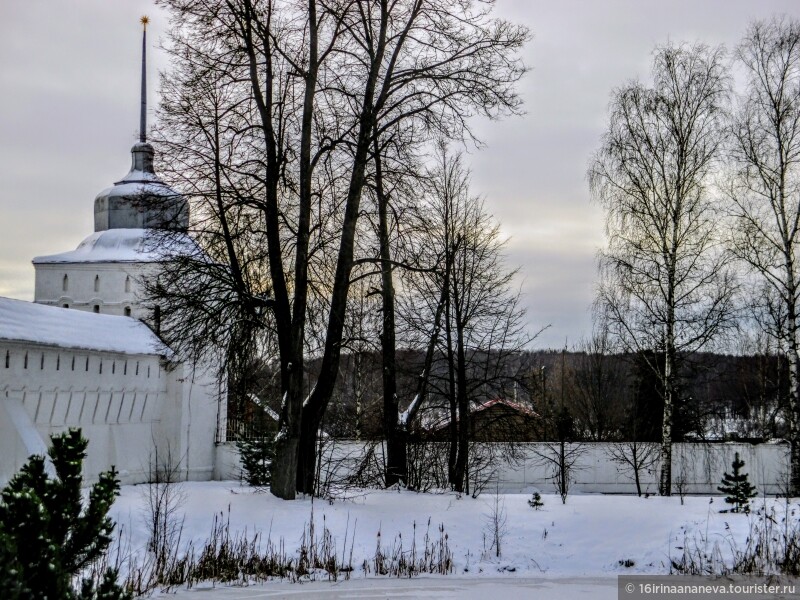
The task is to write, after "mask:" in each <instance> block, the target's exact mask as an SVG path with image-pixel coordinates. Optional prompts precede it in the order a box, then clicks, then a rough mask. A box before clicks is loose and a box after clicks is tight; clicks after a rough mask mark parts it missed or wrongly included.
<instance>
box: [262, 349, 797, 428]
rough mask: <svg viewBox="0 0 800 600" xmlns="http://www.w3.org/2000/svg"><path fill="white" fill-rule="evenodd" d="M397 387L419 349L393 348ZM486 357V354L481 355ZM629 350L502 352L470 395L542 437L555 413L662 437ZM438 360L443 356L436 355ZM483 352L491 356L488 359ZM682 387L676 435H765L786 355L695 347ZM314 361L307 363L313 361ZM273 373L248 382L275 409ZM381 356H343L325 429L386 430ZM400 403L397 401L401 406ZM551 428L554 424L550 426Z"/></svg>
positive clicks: (781, 397) (436, 376) (434, 412)
mask: <svg viewBox="0 0 800 600" xmlns="http://www.w3.org/2000/svg"><path fill="white" fill-rule="evenodd" d="M397 358H398V363H399V364H398V373H399V374H400V377H399V386H398V388H399V389H408V388H413V386H414V385H415V384H416V379H417V378H418V376H419V372H420V370H421V369H422V366H423V363H424V359H425V357H424V353H423V352H421V351H419V352H415V351H405V352H401V353H398V357H397ZM484 358H485V357H484ZM646 358H647V360H645V357H643V356H639V355H637V354H632V353H617V354H600V353H593V352H586V351H563V350H535V351H524V352H520V353H519V354H517V355H515V356H514V357H513V359H509V358H508V357H507V358H506V361H505V365H504V369H505V371H504V372H503V373H500V374H496V375H495V376H494V377H492V378H486V377H484V378H483V380H482V381H481V384H480V385H478V386H477V389H476V390H474V391H473V393H472V394H471V395H470V399H471V403H472V406H473V408H475V407H477V406H479V405H480V404H482V403H484V402H488V401H490V400H494V399H496V398H501V399H504V400H507V401H510V402H513V403H516V404H518V405H520V406H521V407H525V408H529V409H532V410H533V411H534V412H535V413H536V414H537V415H538V416H539V417H541V419H540V422H541V428H542V429H541V431H540V432H539V437H540V438H541V439H555V438H556V437H557V433H556V432H555V431H554V430H553V428H552V427H551V425H552V423H553V422H554V418H555V415H557V414H558V413H559V412H563V413H566V414H567V415H568V416H569V418H570V419H571V420H572V422H573V428H572V429H573V432H574V433H573V436H574V439H575V441H614V440H624V439H628V440H630V439H636V440H639V441H652V442H658V441H660V440H661V420H662V415H663V404H664V400H663V397H662V396H661V394H660V393H659V389H660V386H659V381H658V379H657V377H656V376H655V375H654V374H653V370H652V369H651V368H650V366H649V362H648V361H651V360H652V359H653V358H654V357H653V356H652V355H651V356H648V357H646ZM441 362H443V361H441ZM484 362H494V361H491V360H485V361H484ZM680 365H681V367H680V370H679V382H680V385H679V388H678V394H677V402H676V410H675V411H674V413H673V431H674V436H675V437H674V441H676V442H680V441H702V440H726V441H731V440H740V441H749V442H753V443H756V442H762V441H767V440H770V439H776V438H781V437H782V436H784V435H785V434H786V431H785V428H786V424H785V421H784V419H783V417H782V414H783V412H782V411H783V410H784V409H785V403H786V401H787V397H788V390H789V374H788V365H787V362H786V359H785V358H784V357H781V356H779V355H776V354H756V355H746V356H738V355H730V354H716V353H695V354H691V355H686V356H681V357H680ZM315 368H316V361H315V362H312V363H310V364H309V369H310V370H311V371H312V373H313V371H314V369H315ZM446 375H447V372H446V369H445V368H444V365H442V368H441V369H436V368H434V371H433V372H432V373H431V382H432V387H431V392H430V396H429V402H428V403H427V405H426V407H425V409H424V410H425V411H426V414H427V415H428V418H427V419H426V418H424V415H423V417H422V418H420V425H419V426H418V430H417V433H418V434H423V435H424V433H425V427H426V423H427V424H430V423H436V422H438V421H439V420H441V415H442V414H444V413H445V412H446V409H447V406H448V399H447V394H446V389H447V388H446ZM277 381H278V377H277V373H273V372H272V371H271V369H270V368H269V367H268V366H264V365H261V366H260V367H259V368H258V369H256V372H255V377H254V379H253V386H252V389H254V390H255V393H256V395H257V397H259V398H260V399H262V401H264V402H265V403H266V404H268V405H270V406H271V407H272V408H273V409H274V410H275V411H278V410H279V409H280V406H279V402H278V398H279V397H280V395H279V390H278V387H277ZM382 398H383V396H382V387H381V356H380V354H379V353H377V352H363V353H350V354H346V355H344V356H343V357H342V363H341V369H340V376H339V378H338V383H337V387H336V391H335V394H334V397H333V400H332V402H331V406H330V409H329V411H328V415H327V416H326V420H325V423H324V424H323V429H324V431H325V432H326V433H328V434H329V435H331V436H334V437H339V438H349V439H354V438H360V439H375V438H380V437H381V435H382V430H381V419H382V412H381V411H382ZM402 408H404V407H402V406H401V409H402ZM548 429H550V430H548Z"/></svg>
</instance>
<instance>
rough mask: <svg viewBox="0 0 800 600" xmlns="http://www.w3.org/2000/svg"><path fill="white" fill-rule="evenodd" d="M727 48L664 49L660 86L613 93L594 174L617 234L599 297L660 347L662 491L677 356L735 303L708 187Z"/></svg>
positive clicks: (628, 345)
mask: <svg viewBox="0 0 800 600" xmlns="http://www.w3.org/2000/svg"><path fill="white" fill-rule="evenodd" d="M723 58H724V56H723V52H722V50H721V49H715V48H708V47H706V46H702V45H696V46H686V45H680V46H674V45H667V46H663V47H658V48H656V50H655V52H654V57H653V67H652V78H653V84H652V86H651V87H649V86H646V85H644V84H642V83H639V82H631V83H628V84H626V85H624V86H623V87H621V88H619V89H617V90H615V91H614V92H613V93H612V96H611V104H610V115H609V125H608V130H607V132H606V134H605V135H604V137H603V141H602V145H601V147H600V150H599V151H598V152H597V154H596V155H595V157H594V159H593V162H592V164H591V167H590V169H589V173H588V177H589V182H590V185H591V189H592V192H593V195H594V197H595V198H596V200H597V201H598V202H600V204H601V205H602V206H603V208H605V210H606V232H607V236H608V247H607V249H606V250H605V251H604V252H603V253H602V255H601V258H600V270H601V283H600V285H599V290H598V298H597V303H598V305H599V307H600V308H601V309H602V312H603V313H604V314H605V315H607V317H608V319H609V326H610V328H611V333H612V334H613V335H614V336H615V337H616V338H617V339H618V340H619V342H620V343H621V344H622V345H623V347H624V348H625V349H627V350H629V351H643V350H650V351H652V352H653V353H654V354H653V355H654V356H655V357H656V360H653V361H651V363H652V364H650V367H651V368H652V369H653V371H654V372H655V373H656V374H657V376H658V378H659V381H660V387H661V394H662V397H663V401H664V414H663V420H662V438H661V474H660V480H659V491H660V493H661V494H662V495H669V494H670V493H671V487H672V471H671V465H672V424H673V406H674V404H675V401H676V398H675V394H676V381H677V376H678V366H679V365H678V361H679V360H680V357H681V353H686V352H691V351H694V350H698V349H700V348H702V347H703V346H705V345H706V344H707V343H708V342H709V341H711V340H712V339H713V338H714V336H715V335H716V334H717V333H718V332H719V331H720V329H721V328H723V327H724V326H725V325H726V323H727V320H728V318H729V314H730V309H731V306H732V294H733V283H732V280H731V277H730V275H729V273H728V271H727V270H726V268H725V263H724V259H723V258H724V257H723V256H722V255H721V252H720V250H719V245H718V244H719V241H718V238H717V235H716V231H715V227H716V225H717V222H716V219H717V213H716V210H715V205H714V203H713V199H712V197H711V194H710V191H709V183H710V182H709V179H710V176H711V175H712V173H713V170H714V168H715V166H716V165H717V163H718V158H719V155H720V145H721V143H722V136H721V129H722V119H723V116H724V113H725V109H726V106H727V101H728V95H729V92H728V89H729V84H728V75H727V70H726V67H725V63H724V60H723ZM660 357H663V361H662V360H658V358H660Z"/></svg>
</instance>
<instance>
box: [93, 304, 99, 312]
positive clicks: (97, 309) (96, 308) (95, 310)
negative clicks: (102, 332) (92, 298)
mask: <svg viewBox="0 0 800 600" xmlns="http://www.w3.org/2000/svg"><path fill="white" fill-rule="evenodd" d="M92 310H93V311H94V312H96V313H99V312H100V305H99V304H95V305H94V307H93V308H92Z"/></svg>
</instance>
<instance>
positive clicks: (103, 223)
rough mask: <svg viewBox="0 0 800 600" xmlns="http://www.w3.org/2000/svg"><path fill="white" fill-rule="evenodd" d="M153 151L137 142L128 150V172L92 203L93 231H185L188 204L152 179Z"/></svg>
mask: <svg viewBox="0 0 800 600" xmlns="http://www.w3.org/2000/svg"><path fill="white" fill-rule="evenodd" d="M154 154H155V153H154V151H153V147H152V146H151V145H150V144H148V143H147V142H138V143H137V144H134V146H133V148H132V149H131V155H132V159H133V160H132V164H131V170H130V172H129V173H128V174H127V175H126V176H125V177H123V178H122V179H120V180H119V181H117V182H116V183H115V184H114V185H113V187H110V188H107V189H105V190H103V191H102V192H100V193H99V194H98V195H97V198H95V200H94V230H95V231H105V230H107V229H137V228H138V229H170V230H174V231H186V230H187V229H188V228H189V203H188V202H186V200H185V199H184V198H183V197H182V196H181V195H180V194H179V193H178V192H176V191H175V190H173V189H172V188H170V187H169V186H168V185H166V184H165V183H164V182H163V181H161V180H160V179H159V178H158V175H156V172H155V169H154V168H153V155H154Z"/></svg>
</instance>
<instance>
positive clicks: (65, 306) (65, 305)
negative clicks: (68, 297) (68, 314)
mask: <svg viewBox="0 0 800 600" xmlns="http://www.w3.org/2000/svg"><path fill="white" fill-rule="evenodd" d="M61 306H63V307H64V308H69V304H62V305H61Z"/></svg>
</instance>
